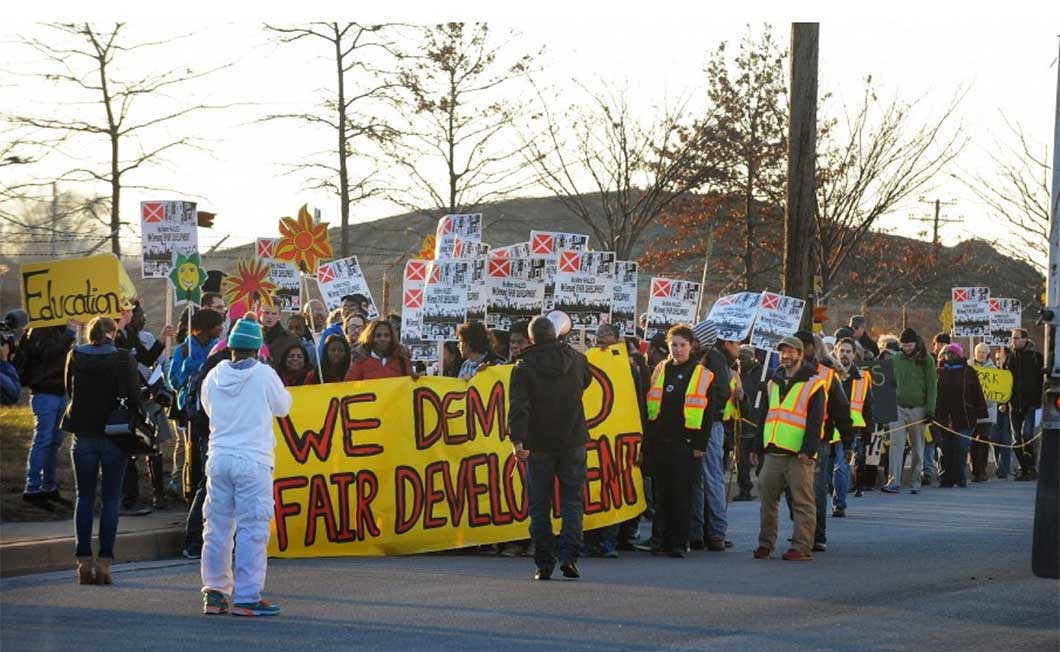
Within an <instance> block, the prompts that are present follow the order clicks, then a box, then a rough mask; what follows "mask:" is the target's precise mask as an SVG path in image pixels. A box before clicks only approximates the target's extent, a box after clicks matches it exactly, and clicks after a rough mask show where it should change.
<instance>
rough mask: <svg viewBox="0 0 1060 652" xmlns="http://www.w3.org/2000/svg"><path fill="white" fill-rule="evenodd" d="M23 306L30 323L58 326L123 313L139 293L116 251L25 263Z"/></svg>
mask: <svg viewBox="0 0 1060 652" xmlns="http://www.w3.org/2000/svg"><path fill="white" fill-rule="evenodd" d="M21 272H22V307H23V309H24V310H25V311H26V312H27V313H29V327H30V328H39V327H42V326H59V325H62V324H65V323H67V322H68V321H70V320H71V319H79V320H81V321H88V320H89V319H91V318H92V317H96V316H105V317H114V318H117V317H119V316H121V311H122V308H123V307H126V306H128V304H129V301H130V300H132V299H133V298H135V297H136V287H135V286H134V285H133V283H132V280H130V279H129V275H128V274H126V273H125V268H124V267H122V266H121V263H120V262H119V261H118V258H117V257H116V256H115V255H114V254H101V255H99V256H91V257H89V258H72V259H60V260H48V261H45V262H42V263H26V264H25V265H22V270H21Z"/></svg>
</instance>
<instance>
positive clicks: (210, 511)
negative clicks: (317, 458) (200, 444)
mask: <svg viewBox="0 0 1060 652" xmlns="http://www.w3.org/2000/svg"><path fill="white" fill-rule="evenodd" d="M262 339H263V337H262V331H261V326H260V325H259V324H258V323H257V322H255V321H252V320H249V319H240V320H239V321H238V322H236V324H235V326H234V327H233V329H232V331H231V333H230V334H229V336H228V349H229V351H230V352H231V356H232V359H231V360H225V361H223V362H221V363H220V364H218V365H217V366H216V367H215V368H214V369H213V370H212V371H210V373H209V374H207V375H206V378H205V379H204V380H203V383H202V391H201V401H202V408H203V410H204V411H205V412H206V414H207V415H208V416H209V417H210V455H209V459H208V460H207V462H206V478H207V479H206V486H207V491H206V504H205V506H204V507H203V515H204V518H205V521H206V527H205V530H204V531H203V547H202V561H201V571H202V583H203V588H202V593H203V613H204V614H207V615H214V614H224V613H228V612H229V611H231V613H232V615H235V616H274V615H277V614H279V613H280V608H279V606H277V605H274V604H270V603H269V602H268V601H266V600H264V599H263V598H262V597H261V591H262V589H263V588H264V587H265V571H266V565H267V559H268V553H267V550H266V549H267V547H268V543H269V520H270V519H271V518H272V514H273V497H272V496H273V494H272V469H273V463H274V454H273V448H274V447H275V445H276V440H275V438H274V437H273V433H272V421H273V419H274V418H276V417H283V416H286V415H287V413H288V411H289V410H290V409H291V394H290V393H289V392H288V391H287V390H286V389H285V388H284V386H283V383H282V382H280V377H279V376H277V375H276V372H275V371H273V369H272V367H270V366H269V365H266V364H262V363H259V362H258V360H257V355H258V349H260V348H261V344H262ZM233 537H234V543H235V569H234V570H235V574H234V578H233V563H232V544H233ZM229 595H230V596H231V608H229V602H228V598H227V597H226V596H229Z"/></svg>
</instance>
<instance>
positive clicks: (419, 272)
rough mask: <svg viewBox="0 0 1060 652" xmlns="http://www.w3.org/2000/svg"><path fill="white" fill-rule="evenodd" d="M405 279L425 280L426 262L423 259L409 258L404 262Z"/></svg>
mask: <svg viewBox="0 0 1060 652" xmlns="http://www.w3.org/2000/svg"><path fill="white" fill-rule="evenodd" d="M405 280H406V281H425V280H427V262H426V261H424V260H410V261H409V262H407V263H406V264H405Z"/></svg>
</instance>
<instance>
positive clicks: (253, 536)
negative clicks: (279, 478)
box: [201, 454, 273, 603]
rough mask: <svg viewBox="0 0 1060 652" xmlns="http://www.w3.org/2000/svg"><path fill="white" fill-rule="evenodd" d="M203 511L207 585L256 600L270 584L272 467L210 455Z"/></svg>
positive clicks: (240, 598) (206, 587)
mask: <svg viewBox="0 0 1060 652" xmlns="http://www.w3.org/2000/svg"><path fill="white" fill-rule="evenodd" d="M202 511H203V518H204V520H205V521H206V526H205V529H204V530H203V535H202V539H203V544H202V562H201V570H202V585H203V588H202V590H203V591H204V592H205V591H220V592H221V593H224V594H225V595H231V596H232V602H234V603H237V602H257V601H258V600H260V599H261V590H262V589H263V588H264V587H265V570H266V566H267V563H268V551H267V548H268V544H269V520H270V519H271V518H272V513H273V500H272V469H270V468H269V467H268V466H265V465H264V464H258V463H256V462H251V461H250V460H247V459H244V458H241V457H235V456H232V455H224V454H211V455H210V456H209V458H208V459H207V462H206V503H205V504H204V505H203V510H202ZM233 537H234V543H235V547H236V559H235V580H234V582H233V573H232V544H233Z"/></svg>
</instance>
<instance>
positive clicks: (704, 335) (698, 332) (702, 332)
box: [692, 319, 718, 349]
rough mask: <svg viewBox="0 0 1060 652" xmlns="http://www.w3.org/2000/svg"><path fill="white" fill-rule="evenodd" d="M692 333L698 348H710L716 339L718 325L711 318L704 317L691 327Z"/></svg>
mask: <svg viewBox="0 0 1060 652" xmlns="http://www.w3.org/2000/svg"><path fill="white" fill-rule="evenodd" d="M692 335H693V336H694V337H695V338H696V341H697V342H699V348H700V349H710V348H713V346H714V343H715V342H717V341H718V327H717V326H716V325H715V324H714V322H713V321H712V320H710V319H704V320H703V321H701V322H699V323H698V324H696V325H695V326H693V327H692Z"/></svg>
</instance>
